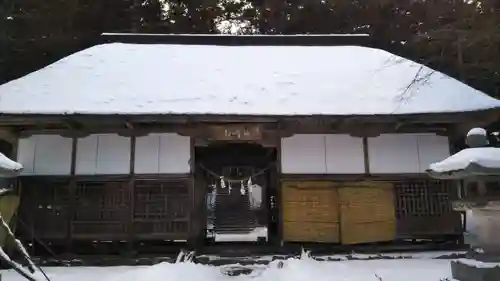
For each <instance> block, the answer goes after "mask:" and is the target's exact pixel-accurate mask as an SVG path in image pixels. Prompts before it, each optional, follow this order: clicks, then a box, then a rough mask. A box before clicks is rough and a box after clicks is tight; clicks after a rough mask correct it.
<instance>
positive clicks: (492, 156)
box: [427, 147, 500, 178]
mask: <svg viewBox="0 0 500 281" xmlns="http://www.w3.org/2000/svg"><path fill="white" fill-rule="evenodd" d="M427 172H428V173H429V174H430V175H431V176H433V177H437V178H463V177H467V176H474V175H488V174H497V175H498V174H500V148H497V147H474V148H466V149H464V150H461V151H459V152H458V153H455V154H453V155H452V156H450V157H448V158H446V159H444V160H443V161H441V162H437V163H433V164H431V165H430V166H429V169H428V170H427Z"/></svg>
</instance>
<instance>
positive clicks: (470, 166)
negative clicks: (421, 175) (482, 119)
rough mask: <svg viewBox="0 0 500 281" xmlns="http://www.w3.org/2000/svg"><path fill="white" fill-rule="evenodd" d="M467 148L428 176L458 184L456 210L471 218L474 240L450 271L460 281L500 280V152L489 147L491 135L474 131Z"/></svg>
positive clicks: (435, 166)
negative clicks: (468, 214)
mask: <svg viewBox="0 0 500 281" xmlns="http://www.w3.org/2000/svg"><path fill="white" fill-rule="evenodd" d="M465 142H466V144H467V145H468V146H469V148H466V149H464V150H462V151H460V152H458V153H455V154H454V155H452V156H450V157H448V158H446V159H444V160H442V161H441V162H438V163H434V164H431V165H430V166H429V169H427V173H428V174H429V175H430V176H431V177H433V178H436V179H448V180H458V181H459V186H463V188H460V189H459V190H460V191H462V192H459V200H457V201H455V202H453V203H452V204H453V208H454V209H455V210H459V211H466V212H468V213H470V214H471V219H472V220H473V221H474V224H475V225H476V227H475V228H474V229H473V230H472V231H471V232H472V233H470V234H471V235H472V236H473V237H475V241H474V244H473V245H470V246H471V250H470V251H469V252H468V253H467V256H466V258H464V259H460V260H456V261H452V263H451V271H452V275H453V278H454V279H457V280H459V281H490V280H491V281H493V280H500V148H495V147H487V146H488V135H487V132H486V130H485V129H483V128H474V129H472V130H470V131H469V133H468V134H467V138H466V141H465Z"/></svg>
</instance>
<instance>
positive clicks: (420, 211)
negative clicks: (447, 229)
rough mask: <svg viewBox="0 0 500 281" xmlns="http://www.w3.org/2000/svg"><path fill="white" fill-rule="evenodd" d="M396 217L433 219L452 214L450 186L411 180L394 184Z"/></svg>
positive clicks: (430, 181)
mask: <svg viewBox="0 0 500 281" xmlns="http://www.w3.org/2000/svg"><path fill="white" fill-rule="evenodd" d="M395 189H396V216H397V217H398V218H403V217H429V216H430V217H433V216H436V217H438V216H441V215H443V214H446V213H450V212H452V208H451V204H450V201H451V199H452V197H453V196H452V194H453V191H454V190H453V188H452V185H451V184H450V183H448V182H445V181H436V180H418V181H417V180H413V181H404V182H397V183H395Z"/></svg>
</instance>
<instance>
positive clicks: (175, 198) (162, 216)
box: [133, 179, 192, 235]
mask: <svg viewBox="0 0 500 281" xmlns="http://www.w3.org/2000/svg"><path fill="white" fill-rule="evenodd" d="M189 190H190V181H189V180H186V179H179V180H174V179H172V180H161V181H160V180H137V181H136V182H135V186H134V211H133V220H134V226H135V231H136V233H137V234H140V235H162V234H173V233H176V234H179V233H182V234H184V233H187V232H188V231H189V216H190V212H191V206H192V204H191V197H190V192H189Z"/></svg>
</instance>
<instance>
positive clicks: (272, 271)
mask: <svg viewBox="0 0 500 281" xmlns="http://www.w3.org/2000/svg"><path fill="white" fill-rule="evenodd" d="M279 263H280V262H279V261H274V262H272V263H271V264H270V265H269V266H263V265H261V266H257V267H256V268H255V270H254V271H253V273H251V274H250V275H240V276H236V277H230V276H227V275H225V274H223V271H224V270H225V269H227V268H225V267H214V266H206V265H199V264H194V263H177V264H169V263H162V264H158V265H154V266H140V267H139V266H137V267H72V268H70V267H66V268H64V267H50V268H46V269H45V270H46V273H47V274H48V276H49V278H50V279H51V280H52V281H90V280H91V281H101V280H102V281H115V280H116V281H171V280H172V281H179V280H189V281H222V280H230V279H231V280H237V281H246V280H254V281H281V280H286V281H311V280H314V281H351V280H352V281H377V280H380V279H381V280H384V281H403V280H404V281H440V280H446V278H447V279H448V280H452V278H451V272H450V260H441V259H431V258H425V257H422V258H418V259H402V260H363V261H361V260H354V261H337V262H336V261H329V262H326V261H316V260H313V259H310V258H304V259H288V260H286V261H284V262H283V267H282V268H279V267H280V266H279ZM2 275H3V276H2V277H3V279H2V280H8V281H21V280H23V279H22V278H21V277H20V276H18V275H17V274H15V273H14V272H12V271H4V272H3V273H2ZM379 278H380V279H379ZM41 280H43V279H41Z"/></svg>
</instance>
